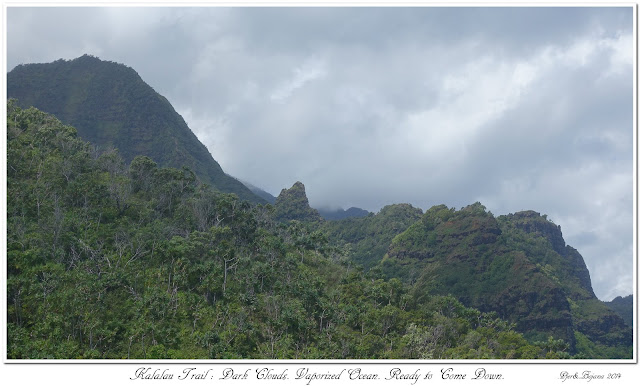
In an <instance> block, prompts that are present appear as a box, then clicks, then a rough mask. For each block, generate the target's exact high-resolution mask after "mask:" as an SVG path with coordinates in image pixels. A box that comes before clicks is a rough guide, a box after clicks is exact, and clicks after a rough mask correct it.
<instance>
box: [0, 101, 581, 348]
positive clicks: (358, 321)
mask: <svg viewBox="0 0 640 386" xmlns="http://www.w3.org/2000/svg"><path fill="white" fill-rule="evenodd" d="M300 185H301V184H300ZM300 185H294V188H292V189H289V193H290V195H292V196H294V197H293V198H295V199H298V200H301V193H304V189H303V187H302V186H300ZM281 196H282V195H281ZM285 196H286V194H285ZM293 201H295V200H293ZM273 209H274V208H273V207H271V206H270V205H267V206H261V205H257V206H252V205H250V204H249V203H248V202H247V201H240V200H239V199H238V197H237V196H236V195H233V194H225V193H220V192H218V191H213V190H212V189H211V188H210V187H209V186H208V185H203V184H199V183H198V181H197V180H196V179H195V176H194V174H193V173H191V172H189V171H188V170H185V169H176V168H163V167H159V166H158V165H157V164H156V163H155V162H154V161H153V160H151V159H150V158H149V157H146V156H138V157H135V158H134V159H133V160H132V161H131V163H130V165H128V166H127V165H126V164H125V162H124V160H123V159H122V158H121V157H120V156H119V155H118V153H117V152H113V151H107V152H103V153H100V154H96V153H95V151H94V149H93V147H92V145H91V144H89V143H87V142H85V141H83V140H81V139H79V138H78V136H77V131H76V130H75V129H74V128H73V127H70V126H66V125H64V124H62V123H61V122H60V121H59V120H57V119H56V118H55V117H53V116H51V115H49V114H46V113H43V112H41V111H39V110H37V109H35V108H29V109H21V108H20V107H18V106H17V105H16V104H15V103H14V102H13V101H9V103H8V105H7V213H6V219H7V235H6V240H7V265H6V268H7V281H6V290H7V292H6V294H7V297H6V304H7V313H6V318H7V319H6V322H7V323H6V331H7V345H6V350H7V357H8V358H10V359H44V358H47V359H56V358H57V359H76V358H77V359H134V358H136V359H137V358H140V359H163V358H166V359H193V358H199V359H206V358H213V359H223V358H226V359H229V358H233V359H241V358H270V359H342V358H361V359H365V358H372V359H375V358H388V359H389V358H510V359H518V358H568V357H569V355H568V353H567V351H566V350H567V347H566V345H563V344H560V343H559V342H557V341H554V340H552V339H549V340H547V341H546V342H542V343H533V342H529V341H527V340H526V339H525V338H524V337H523V335H522V334H520V333H518V332H516V331H514V330H513V328H512V325H511V324H510V323H508V322H505V321H504V320H501V319H500V318H499V317H498V316H497V314H496V313H483V312H481V311H479V310H477V309H473V308H469V307H466V306H464V305H463V304H461V303H460V302H459V301H458V300H456V299H455V298H453V297H451V296H439V295H435V294H434V295H431V296H429V297H428V298H427V297H422V299H416V298H414V297H413V295H412V293H411V288H410V287H409V286H408V285H406V284H403V283H402V282H401V281H400V280H398V279H391V280H386V279H384V278H382V277H379V276H377V274H376V273H375V272H370V273H369V274H363V273H362V272H361V271H359V270H354V269H353V268H352V267H351V265H350V264H349V262H348V260H347V257H348V256H347V254H346V252H345V251H343V250H341V249H340V248H335V247H334V246H332V245H330V244H328V243H327V241H326V238H323V237H315V236H314V235H313V234H311V235H310V234H308V233H305V229H304V225H305V224H303V223H300V222H296V221H292V222H291V223H290V224H286V223H281V222H277V221H276V220H275V218H274V216H273ZM404 209H409V211H411V210H410V208H403V207H402V206H400V207H391V208H389V209H388V211H391V212H394V211H399V212H402V210H404ZM385 212H386V211H385ZM379 215H380V214H379ZM392 217H393V216H392ZM304 218H306V217H304ZM316 224H317V223H316ZM316 236H317V234H316Z"/></svg>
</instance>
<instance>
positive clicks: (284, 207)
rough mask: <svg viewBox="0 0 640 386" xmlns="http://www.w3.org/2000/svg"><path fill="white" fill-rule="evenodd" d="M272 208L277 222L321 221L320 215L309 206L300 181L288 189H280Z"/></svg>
mask: <svg viewBox="0 0 640 386" xmlns="http://www.w3.org/2000/svg"><path fill="white" fill-rule="evenodd" d="M274 206H275V210H276V213H275V215H276V219H277V220H279V221H290V220H297V221H307V222H309V221H310V222H313V221H322V217H321V216H320V213H318V211H317V210H316V209H313V208H312V207H311V206H309V199H307V193H306V191H305V187H304V185H303V184H302V182H300V181H298V182H296V183H295V184H293V186H291V188H289V189H282V191H281V192H280V194H279V195H278V197H277V198H276V202H275V204H274Z"/></svg>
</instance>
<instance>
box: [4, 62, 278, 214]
mask: <svg viewBox="0 0 640 386" xmlns="http://www.w3.org/2000/svg"><path fill="white" fill-rule="evenodd" d="M7 95H8V97H9V98H16V99H17V100H18V104H19V105H20V106H21V107H23V108H25V107H29V106H34V107H36V108H39V109H40V110H42V111H45V112H48V113H51V114H53V115H54V116H56V117H57V118H58V119H60V120H61V121H63V122H65V123H67V124H69V125H72V126H74V127H75V128H76V129H77V130H78V135H79V136H80V137H81V138H83V139H86V140H87V141H89V142H91V143H93V144H94V145H98V146H100V147H105V148H109V147H115V148H117V149H118V150H119V152H120V154H121V155H122V157H123V158H124V160H125V162H127V163H129V162H131V161H132V160H133V158H134V157H135V156H137V155H146V156H149V157H151V158H152V159H153V160H154V161H155V162H157V163H158V164H159V165H160V166H172V167H177V168H181V167H182V166H187V167H189V168H191V169H192V170H193V171H194V172H195V173H196V175H197V176H198V177H199V178H200V179H201V180H202V181H203V182H206V183H208V184H211V185H212V186H213V187H214V188H215V189H218V190H220V191H222V192H227V193H235V194H237V195H238V196H239V197H240V198H241V199H244V200H249V201H252V202H255V203H266V201H265V200H263V199H262V198H260V197H258V196H256V195H255V194H254V193H252V192H251V191H250V190H249V189H248V188H247V187H245V186H244V185H243V184H242V183H240V182H239V181H237V180H235V179H233V178H231V177H228V176H226V175H225V174H224V172H223V170H222V168H221V167H220V165H219V164H218V162H217V161H216V160H215V159H214V158H213V156H212V155H211V153H210V152H209V150H208V149H207V148H206V146H204V145H203V144H202V143H201V142H200V141H199V140H198V138H197V137H196V135H195V134H194V133H193V132H192V131H191V130H190V129H189V127H188V126H187V124H186V122H185V121H184V119H183V118H182V117H181V116H180V115H179V114H178V113H177V112H176V111H175V109H174V108H173V107H172V106H171V104H170V103H169V101H168V100H167V99H166V98H165V97H164V96H162V95H160V94H158V93H157V92H156V91H155V90H154V89H153V88H152V87H151V86H149V85H148V84H147V83H145V82H144V81H143V80H142V78H141V77H140V75H139V74H138V73H137V72H136V71H135V70H134V69H132V68H131V67H128V66H126V65H124V64H119V63H115V62H110V61H103V60H101V59H99V58H97V57H94V56H90V55H83V56H81V57H79V58H76V59H73V60H69V61H66V60H62V59H60V60H57V61H55V62H52V63H39V64H22V65H19V66H16V67H15V68H14V69H13V70H11V71H10V72H9V73H8V74H7Z"/></svg>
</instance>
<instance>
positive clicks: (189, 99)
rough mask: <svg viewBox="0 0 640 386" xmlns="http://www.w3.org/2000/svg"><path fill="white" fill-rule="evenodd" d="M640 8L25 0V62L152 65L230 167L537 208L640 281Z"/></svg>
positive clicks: (18, 18)
mask: <svg viewBox="0 0 640 386" xmlns="http://www.w3.org/2000/svg"><path fill="white" fill-rule="evenodd" d="M632 11H633V9H632V8H631V7H626V8H621V7H618V8H615V7H611V8H599V7H569V8H566V7H548V8H544V7H541V8H526V7H515V8H495V7H488V8H459V7H458V8H375V7H371V8H315V7H310V8H279V7H272V8H219V7H205V8H162V7H152V8H129V7H126V8H125V7H123V8H97V7H96V8H53V9H47V10H44V9H42V8H34V7H29V8H19V7H9V9H8V13H7V24H8V35H7V37H8V39H7V42H8V51H7V65H8V68H9V69H11V68H13V67H14V66H15V65H17V64H19V63H29V62H48V61H53V60H56V59H58V58H65V59H72V58H75V57H78V56H80V55H82V54H84V53H90V54H94V55H97V56H99V57H101V58H102V59H105V60H112V61H116V62H120V63H124V64H126V65H128V66H130V67H133V68H134V69H135V70H136V71H138V73H139V74H140V75H141V77H142V78H143V79H144V80H145V81H146V82H147V83H149V84H150V85H151V86H152V87H154V88H155V89H156V90H157V91H158V92H160V93H161V94H163V95H165V96H166V97H167V98H168V99H169V101H170V102H171V103H172V104H173V105H174V107H175V108H176V110H177V111H178V112H179V113H181V114H182V115H183V117H184V118H185V120H186V121H187V123H188V124H189V126H190V127H191V128H192V130H194V132H195V133H196V134H197V135H198V137H199V138H200V140H201V141H202V142H203V143H204V144H205V145H207V146H208V148H209V150H210V151H211V153H212V154H213V156H214V158H216V160H217V161H219V162H220V164H221V165H222V167H223V168H224V169H225V171H226V172H228V173H230V174H232V175H234V176H236V177H239V178H240V179H242V180H246V181H249V182H251V183H253V184H255V185H257V186H260V187H262V188H263V189H265V190H267V191H269V192H271V193H273V194H277V193H278V192H279V191H280V190H281V189H282V188H284V187H289V186H291V185H292V184H293V183H294V182H295V181H296V180H300V181H302V182H304V183H305V185H306V186H307V193H308V195H309V199H310V201H311V203H312V205H315V206H325V205H326V206H342V207H345V208H346V207H349V206H359V207H362V208H366V209H368V210H372V211H376V210H378V209H380V208H381V207H382V206H384V205H386V204H391V203H398V202H410V203H412V204H414V205H416V206H420V207H422V208H424V209H426V208H429V207H430V206H431V205H434V204H440V203H444V204H446V205H448V206H453V207H457V208H459V207H461V206H465V205H468V204H471V203H473V202H474V201H477V200H479V201H481V202H482V203H483V204H485V205H486V206H487V207H488V208H489V209H490V210H491V211H492V212H493V213H494V214H506V213H509V212H515V211H518V210H524V209H533V210H536V211H539V212H541V213H545V214H548V215H549V217H550V218H551V219H553V221H555V222H556V223H557V224H560V225H561V226H562V229H563V233H564V236H565V239H566V240H567V242H568V243H569V244H570V245H572V246H574V247H575V248H577V249H578V250H579V251H580V252H581V254H582V255H583V256H584V257H585V260H586V262H587V265H588V267H589V269H590V271H591V277H592V281H593V285H594V289H595V291H596V294H597V295H598V296H599V297H601V298H604V299H610V298H612V297H614V296H616V295H626V294H628V293H631V292H632V281H633V280H632V274H631V272H632V267H633V265H632V258H633V256H632V238H633V235H632V218H633V216H632V199H633V194H632V192H633V191H632V183H633V181H632V172H633V168H632V161H633V154H632V151H633V147H632V140H633V121H632V119H633V115H632V114H633V105H632V103H633V98H632V92H633V84H632V81H633V56H632V55H633V38H632V33H633V13H632Z"/></svg>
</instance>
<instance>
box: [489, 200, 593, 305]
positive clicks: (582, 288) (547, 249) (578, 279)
mask: <svg viewBox="0 0 640 386" xmlns="http://www.w3.org/2000/svg"><path fill="white" fill-rule="evenodd" d="M499 220H500V223H501V226H502V227H504V228H505V229H507V230H509V229H510V228H514V230H519V231H522V232H524V233H525V234H526V235H527V236H528V237H527V243H528V244H529V245H525V243H520V244H521V245H520V248H525V249H528V250H529V251H530V254H529V255H530V256H529V258H530V259H531V260H532V261H533V262H535V263H539V264H552V265H553V267H554V269H555V270H556V271H558V274H559V275H560V276H561V278H562V280H563V287H565V290H568V291H569V292H570V295H571V297H572V298H574V299H576V300H577V299H591V298H595V294H594V292H593V288H592V286H591V277H590V276H589V270H588V269H587V265H586V264H585V262H584V259H583V258H582V256H581V255H580V253H578V251H577V250H575V249H574V248H572V247H571V246H569V245H566V243H565V241H564V238H563V237H562V230H561V228H560V225H555V224H554V223H552V222H550V221H548V220H547V218H546V216H541V215H540V213H538V212H534V211H531V210H530V211H524V212H518V213H514V214H509V215H506V216H500V217H499ZM512 233H517V232H512ZM516 240H517V239H516ZM553 252H555V253H553Z"/></svg>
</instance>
